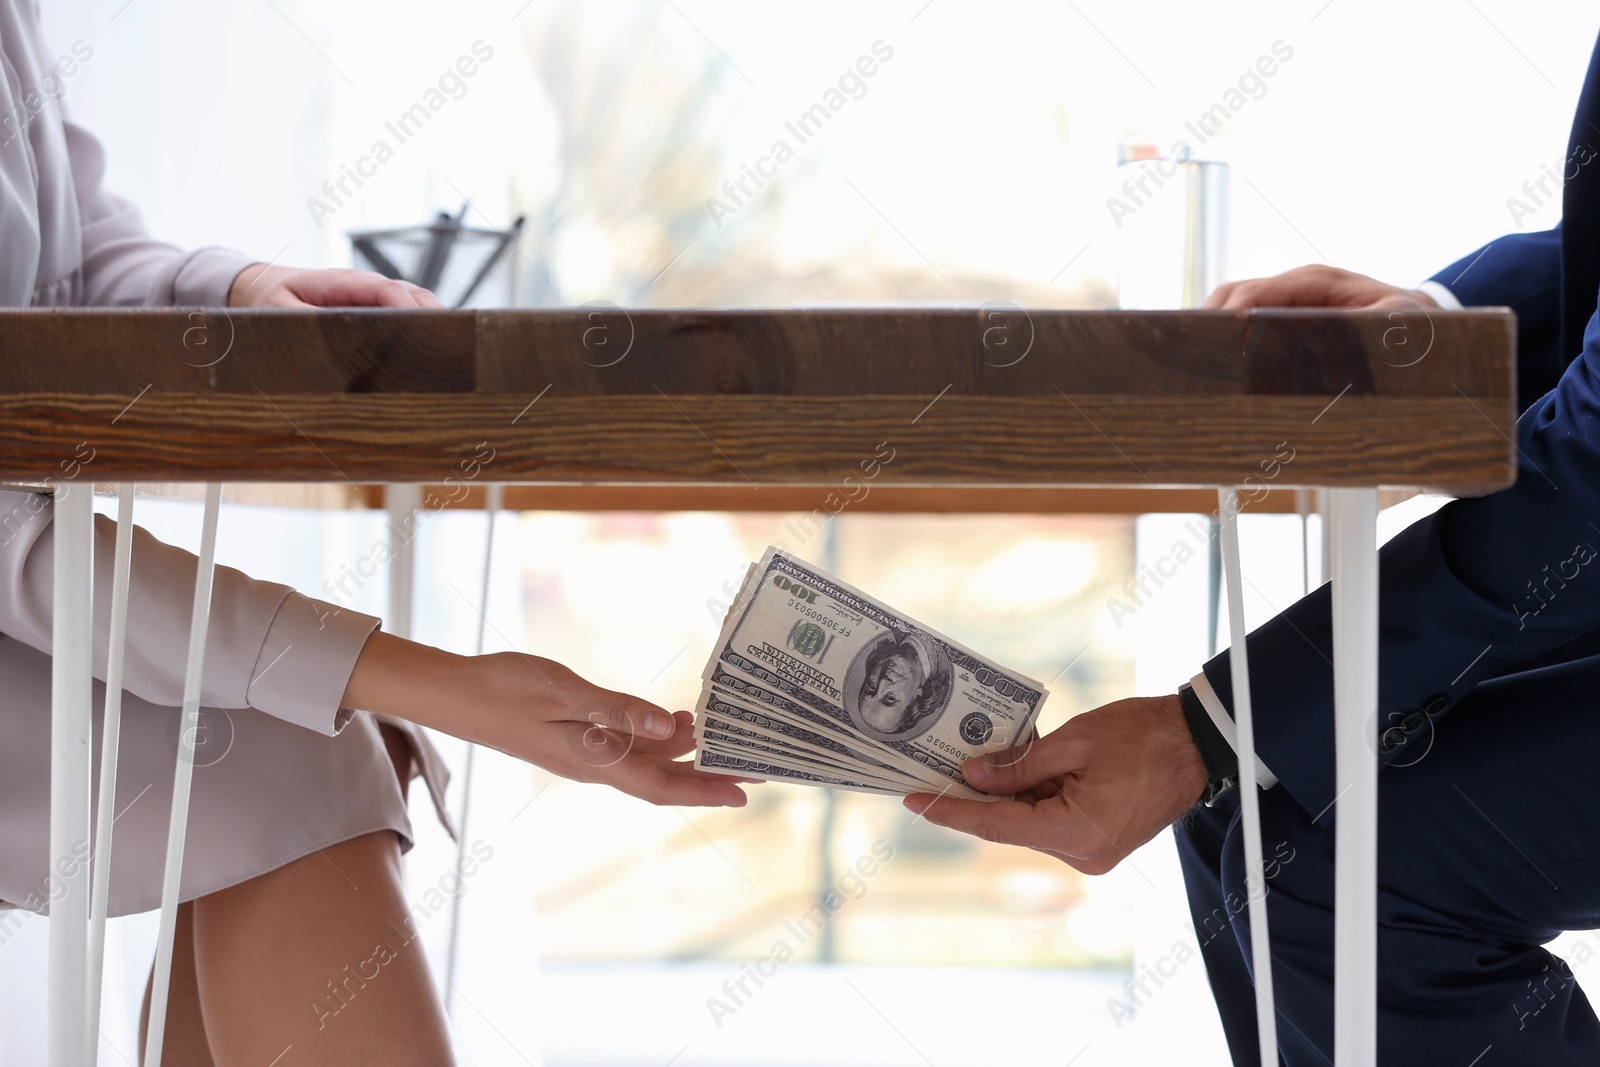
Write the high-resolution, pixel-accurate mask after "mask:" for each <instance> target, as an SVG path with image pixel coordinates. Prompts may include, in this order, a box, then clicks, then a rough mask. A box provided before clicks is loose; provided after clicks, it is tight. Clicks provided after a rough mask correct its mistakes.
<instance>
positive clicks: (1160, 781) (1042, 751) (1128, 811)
mask: <svg viewBox="0 0 1600 1067" xmlns="http://www.w3.org/2000/svg"><path fill="white" fill-rule="evenodd" d="M962 773H963V775H964V776H965V777H966V779H967V782H968V784H970V785H971V786H972V787H973V788H975V789H980V790H982V791H983V792H985V793H995V794H1002V795H1003V794H1007V793H1013V794H1016V796H1015V798H1014V799H1011V800H995V801H989V802H984V801H975V800H961V799H957V798H954V797H948V796H944V797H941V796H937V795H935V794H933V793H913V794H912V795H910V796H908V797H906V798H905V805H906V807H907V808H909V809H910V810H911V811H913V812H915V813H917V814H919V815H921V816H923V817H924V818H926V819H927V820H928V821H929V822H931V823H934V824H936V825H938V826H944V827H948V828H950V829H952V830H959V831H961V832H963V833H969V834H972V835H974V836H975V837H979V838H981V839H983V840H985V841H994V842H997V843H1000V844H1010V845H1022V846H1024V847H1026V848H1032V849H1036V850H1038V851H1040V852H1045V853H1048V854H1050V855H1052V856H1055V857H1056V858H1058V859H1060V860H1062V861H1063V862H1065V863H1066V864H1068V865H1069V866H1071V867H1073V868H1075V869H1077V870H1079V871H1082V872H1083V873H1085V874H1104V873H1106V872H1107V871H1109V870H1111V869H1112V868H1113V867H1115V866H1116V865H1117V864H1118V863H1120V862H1121V861H1122V860H1123V859H1125V858H1127V856H1128V854H1129V853H1131V852H1132V851H1133V850H1134V849H1136V848H1138V847H1139V846H1140V845H1142V844H1144V843H1145V842H1146V841H1148V840H1150V839H1151V838H1152V837H1154V836H1155V835H1156V834H1158V833H1160V832H1161V830H1162V829H1163V828H1165V827H1166V826H1169V825H1171V824H1172V823H1173V822H1174V821H1175V820H1177V819H1178V818H1180V817H1181V816H1182V815H1183V814H1184V813H1185V812H1186V811H1188V810H1189V809H1190V808H1192V807H1194V805H1195V804H1196V803H1198V802H1199V800H1200V798H1201V796H1202V795H1203V794H1204V793H1205V788H1206V769H1205V764H1204V762H1203V760H1202V759H1201V756H1200V750H1199V749H1198V748H1196V747H1195V744H1194V739H1193V737H1192V736H1191V735H1190V732H1189V726H1188V723H1187V722H1185V720H1184V716H1183V707H1182V705H1181V704H1180V702H1179V700H1178V697H1177V696H1176V694H1174V695H1171V696H1161V697H1136V698H1133V699H1129V700H1119V701H1116V702H1114V703H1111V704H1107V705H1105V706H1104V707H1101V708H1096V709H1095V710H1093V711H1086V712H1084V713H1083V714H1081V715H1075V716H1073V717H1072V718H1071V719H1068V720H1067V721H1066V723H1064V724H1063V725H1062V726H1061V727H1060V728H1059V729H1057V730H1055V731H1054V732H1052V733H1050V734H1047V735H1045V736H1044V737H1041V738H1039V739H1038V740H1037V741H1033V742H1031V743H1029V744H1027V745H1023V746H1021V747H1018V748H1013V749H1007V750H1005V751H1002V752H992V753H989V754H988V755H986V756H981V757H978V758H975V759H971V760H968V761H967V762H966V764H964V765H963V767H962Z"/></svg>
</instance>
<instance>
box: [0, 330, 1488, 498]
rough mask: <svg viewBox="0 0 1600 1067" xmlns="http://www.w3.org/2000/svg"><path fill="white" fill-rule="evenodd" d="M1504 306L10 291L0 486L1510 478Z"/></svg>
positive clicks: (2, 345) (1437, 482) (1461, 481)
mask: <svg viewBox="0 0 1600 1067" xmlns="http://www.w3.org/2000/svg"><path fill="white" fill-rule="evenodd" d="M1515 329H1516V325H1515V318H1514V316H1513V315H1512V314H1511V313H1510V312H1509V311H1506V310H1504V309H1474V310H1467V311H1451V312H1446V311H1439V310H1437V309H1428V310H1427V311H1424V310H1422V309H1414V310H1407V311H1387V312H1352V311H1330V310H1322V309H1316V310H1311V309H1306V310H1298V309H1286V310H1263V311H1253V312H1247V313H1246V312H1239V313H1236V312H1221V311H1145V312H1139V311H1042V310H1024V309H1022V308H1019V307H1017V306H1016V305H1013V304H1005V303H998V302H997V303H994V304H990V305H985V306H983V307H981V308H907V307H888V308H846V309H793V310H733V311H708V310H696V309H686V310H671V309H620V308H615V307H612V306H609V305H607V306H592V307H584V308H569V309H555V310H541V311H437V312H433V311H392V310H377V309H372V310H367V309H356V310H337V311H249V312H244V311H227V310H222V309H211V310H204V311H201V310H183V309H176V310H150V311H128V310H71V311H60V310H30V311H9V312H0V479H27V480H37V479H40V478H48V477H51V476H52V472H54V471H55V470H57V469H58V467H59V466H60V464H62V463H64V462H70V461H72V460H73V458H74V457H75V456H76V457H77V458H78V462H79V463H81V464H82V465H83V466H84V468H85V469H86V470H88V471H90V472H91V474H92V476H93V477H94V478H95V479H96V480H99V481H114V480H131V479H138V480H148V481H208V480H220V481H274V482H350V483H369V482H402V481H403V482H425V483H435V484H449V483H451V482H462V481H472V480H476V479H486V480H495V481H505V482H517V483H528V484H535V485H548V486H563V487H583V486H589V487H613V488H615V487H628V486H655V487H663V486H665V487H694V486H702V487H716V488H719V489H720V490H728V489H730V488H742V489H743V490H744V491H748V492H752V493H754V492H759V490H760V489H761V488H763V487H774V486H790V487H793V486H817V487H824V488H826V487H829V486H846V485H855V484H860V483H864V482H871V483H872V484H873V485H874V486H876V487H885V488H890V487H892V488H896V489H900V490H912V489H918V490H938V491H943V492H949V493H952V494H957V495H959V494H962V493H978V492H990V493H992V492H994V491H995V490H997V489H1015V490H1019V491H1044V490H1059V489H1061V488H1064V487H1072V486H1139V487H1156V486H1161V487H1198V486H1213V485H1219V484H1228V485H1245V486H1252V485H1257V484H1259V485H1262V486H1263V487H1268V486H1269V487H1270V488H1273V489H1282V488H1286V487H1289V486H1298V485H1333V486H1355V485H1371V486H1425V487H1430V488H1440V489H1444V490H1447V491H1451V492H1455V493H1460V494H1466V493H1477V492H1486V491H1489V490H1492V489H1495V488H1498V487H1500V486H1503V485H1506V484H1509V483H1510V481H1511V480H1512V479H1513V477H1514V475H1515V449H1514V446H1513V444H1512V433H1513V429H1512V428H1513V424H1514V410H1513V407H1514V388H1513V383H1514V380H1515ZM90 454H92V459H90V460H88V461H87V462H84V457H85V456H87V455H90ZM847 479H848V480H849V481H847ZM691 499H692V497H691Z"/></svg>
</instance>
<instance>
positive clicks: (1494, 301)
mask: <svg viewBox="0 0 1600 1067" xmlns="http://www.w3.org/2000/svg"><path fill="white" fill-rule="evenodd" d="M1429 280H1430V281H1434V282H1438V283H1439V284H1440V285H1442V286H1444V287H1445V288H1446V289H1449V290H1450V292H1452V293H1454V294H1455V297H1456V299H1457V300H1460V301H1461V303H1463V304H1464V305H1466V306H1467V307H1509V308H1510V309H1511V310H1512V311H1515V312H1516V313H1517V410H1518V411H1525V410H1526V409H1527V408H1528V407H1529V406H1530V405H1532V404H1533V403H1534V401H1536V400H1538V399H1539V398H1540V397H1541V396H1543V395H1544V394H1545V393H1547V392H1549V391H1550V390H1551V389H1552V388H1553V387H1554V386H1555V384H1556V381H1557V379H1558V378H1559V377H1560V374H1561V369H1562V367H1563V366H1564V365H1565V362H1566V357H1567V355H1568V353H1567V352H1565V351H1562V348H1561V345H1562V341H1561V224H1560V223H1557V224H1556V228H1555V229H1553V230H1542V231H1540V232H1538V233H1513V234H1507V235H1506V236H1505V237H1500V238H1497V239H1496V240H1493V241H1490V242H1489V243H1488V244H1486V245H1484V246H1483V247H1482V248H1480V249H1478V250H1477V251H1476V252H1473V253H1471V254H1470V255H1467V256H1463V257H1462V258H1461V259H1459V260H1457V261H1456V262H1454V263H1452V264H1450V266H1448V267H1446V268H1445V269H1444V270H1442V271H1440V272H1439V273H1438V274H1435V275H1434V276H1433V277H1432V278H1430V279H1429Z"/></svg>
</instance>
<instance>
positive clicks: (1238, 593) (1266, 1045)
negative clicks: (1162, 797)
mask: <svg viewBox="0 0 1600 1067" xmlns="http://www.w3.org/2000/svg"><path fill="white" fill-rule="evenodd" d="M1217 499H1218V501H1219V503H1220V505H1221V506H1220V507H1219V508H1218V509H1217V517H1218V519H1219V520H1220V523H1221V534H1222V572H1223V577H1224V579H1225V581H1226V584H1227V594H1228V631H1229V640H1230V644H1229V646H1228V665H1229V668H1230V670H1231V671H1232V674H1233V721H1234V727H1235V729H1236V731H1237V735H1238V736H1237V740H1238V748H1239V752H1238V755H1239V807H1240V811H1241V813H1242V815H1243V817H1244V869H1245V897H1246V899H1247V900H1248V902H1249V908H1250V961H1251V970H1252V971H1253V972H1254V973H1255V986H1256V1033H1257V1036H1258V1037H1259V1038H1260V1041H1261V1062H1262V1063H1264V1064H1275V1063H1277V1062H1278V1015H1277V1009H1276V1007H1275V1005H1274V1003H1273V989H1272V940H1271V938H1270V936H1269V934H1268V931H1267V879H1266V867H1265V865H1264V862H1263V860H1262V850H1261V793H1260V777H1259V775H1257V773H1256V734H1255V719H1254V717H1253V713H1252V711H1251V707H1250V659H1249V652H1248V648H1247V646H1246V641H1245V625H1244V571H1243V569H1242V567H1241V564H1240V560H1239V494H1238V493H1237V492H1236V491H1234V490H1232V489H1219V490H1217Z"/></svg>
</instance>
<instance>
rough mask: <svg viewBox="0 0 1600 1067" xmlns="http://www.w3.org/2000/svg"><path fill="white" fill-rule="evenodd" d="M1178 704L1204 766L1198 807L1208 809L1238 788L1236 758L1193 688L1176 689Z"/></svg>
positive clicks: (1237, 759)
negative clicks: (1203, 780) (1204, 786)
mask: <svg viewBox="0 0 1600 1067" xmlns="http://www.w3.org/2000/svg"><path fill="white" fill-rule="evenodd" d="M1178 702H1179V703H1180V704H1182V705H1183V719H1184V722H1186V723H1188V724H1189V735H1190V736H1191V737H1193V738H1194V747H1195V748H1197V749H1199V750H1200V759H1201V761H1202V762H1204V763H1205V767H1206V791H1205V793H1204V794H1202V795H1201V797H1200V803H1202V804H1204V805H1205V806H1206V807H1208V808H1209V807H1211V806H1212V805H1213V804H1215V803H1216V802H1217V798H1218V797H1220V796H1223V795H1224V794H1226V793H1228V792H1229V791H1231V790H1233V789H1235V788H1237V787H1238V785H1239V755H1238V753H1236V752H1234V750H1233V746H1232V745H1230V744H1228V739H1227V738H1225V737H1223V736H1222V731H1221V730H1219V729H1217V724H1216V723H1214V722H1212V721H1211V713H1210V712H1208V711H1206V707H1205V705H1204V704H1202V703H1200V696H1199V694H1197V693H1196V692H1195V691H1194V686H1192V685H1185V686H1181V687H1180V688H1179V689H1178Z"/></svg>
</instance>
